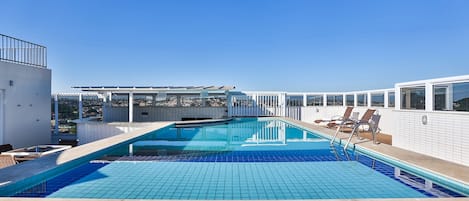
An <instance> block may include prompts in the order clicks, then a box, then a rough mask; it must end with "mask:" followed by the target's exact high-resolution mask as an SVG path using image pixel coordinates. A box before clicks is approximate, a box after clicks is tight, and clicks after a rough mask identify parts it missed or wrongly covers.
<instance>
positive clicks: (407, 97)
mask: <svg viewBox="0 0 469 201" xmlns="http://www.w3.org/2000/svg"><path fill="white" fill-rule="evenodd" d="M400 109H408V110H411V109H414V110H424V109H425V87H424V86H419V87H409V88H401V108H400Z"/></svg>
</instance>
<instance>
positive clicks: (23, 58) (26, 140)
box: [0, 34, 51, 147]
mask: <svg viewBox="0 0 469 201" xmlns="http://www.w3.org/2000/svg"><path fill="white" fill-rule="evenodd" d="M46 55H47V49H46V47H44V46H42V45H38V44H35V43H31V42H28V41H24V40H21V39H17V38H14V37H10V36H6V35H3V34H0V144H12V145H13V146H14V147H22V146H31V145H37V144H38V143H40V144H43V143H44V144H47V143H49V142H50V132H49V131H50V130H49V128H50V93H51V70H50V69H47V59H46V58H47V57H46ZM26 125H27V126H26Z"/></svg>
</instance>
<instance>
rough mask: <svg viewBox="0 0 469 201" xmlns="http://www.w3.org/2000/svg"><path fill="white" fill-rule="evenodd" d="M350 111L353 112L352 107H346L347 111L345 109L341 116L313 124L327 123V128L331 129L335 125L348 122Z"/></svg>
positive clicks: (319, 120) (316, 121)
mask: <svg viewBox="0 0 469 201" xmlns="http://www.w3.org/2000/svg"><path fill="white" fill-rule="evenodd" d="M352 110H353V107H347V109H345V112H344V115H343V116H339V115H337V116H333V117H331V119H318V120H315V121H314V122H315V123H317V124H319V123H321V122H328V124H327V127H332V126H335V125H336V124H339V123H340V122H345V121H347V120H349V118H350V115H351V114H352Z"/></svg>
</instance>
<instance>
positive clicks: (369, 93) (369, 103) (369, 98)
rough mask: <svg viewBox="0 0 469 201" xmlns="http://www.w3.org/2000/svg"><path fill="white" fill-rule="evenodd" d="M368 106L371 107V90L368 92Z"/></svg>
mask: <svg viewBox="0 0 469 201" xmlns="http://www.w3.org/2000/svg"><path fill="white" fill-rule="evenodd" d="M366 99H367V106H368V107H371V92H368V93H366Z"/></svg>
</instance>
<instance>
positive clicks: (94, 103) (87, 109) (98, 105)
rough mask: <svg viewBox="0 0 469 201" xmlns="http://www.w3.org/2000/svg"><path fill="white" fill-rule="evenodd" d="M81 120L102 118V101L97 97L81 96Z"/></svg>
mask: <svg viewBox="0 0 469 201" xmlns="http://www.w3.org/2000/svg"><path fill="white" fill-rule="evenodd" d="M82 104H83V118H87V117H96V116H102V113H103V99H101V98H99V97H98V96H83V97H82Z"/></svg>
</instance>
